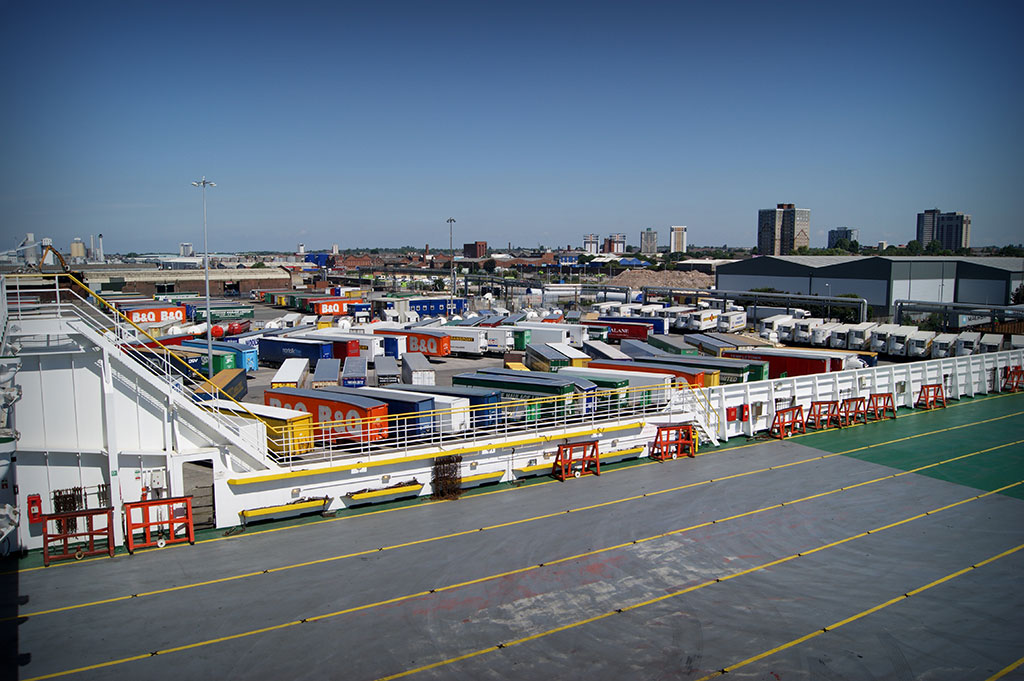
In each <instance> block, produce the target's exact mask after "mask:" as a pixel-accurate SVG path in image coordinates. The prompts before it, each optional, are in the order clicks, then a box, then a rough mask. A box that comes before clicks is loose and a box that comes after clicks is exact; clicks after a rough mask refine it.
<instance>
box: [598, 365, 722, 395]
mask: <svg viewBox="0 0 1024 681" xmlns="http://www.w3.org/2000/svg"><path fill="white" fill-rule="evenodd" d="M587 367H588V368H590V369H612V370H613V371H644V372H647V373H651V374H668V375H669V376H674V377H675V380H676V383H684V382H685V383H687V384H688V385H692V386H696V387H700V388H702V387H704V372H703V371H693V370H690V369H689V368H686V369H684V368H682V367H680V366H673V365H670V364H655V363H653V362H634V361H633V360H625V359H593V360H591V361H590V363H589V364H587Z"/></svg>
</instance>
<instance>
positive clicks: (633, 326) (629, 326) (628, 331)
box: [579, 321, 654, 341]
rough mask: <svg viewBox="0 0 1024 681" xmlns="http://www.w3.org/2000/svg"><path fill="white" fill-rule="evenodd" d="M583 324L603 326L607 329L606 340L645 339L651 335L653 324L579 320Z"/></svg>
mask: <svg viewBox="0 0 1024 681" xmlns="http://www.w3.org/2000/svg"><path fill="white" fill-rule="evenodd" d="M579 323H580V324H582V325H584V326H604V327H607V329H608V340H622V339H624V338H628V339H632V340H638V341H646V340H647V337H648V336H649V335H651V331H652V330H653V328H654V327H653V326H652V325H650V324H644V323H641V322H588V321H580V322H579Z"/></svg>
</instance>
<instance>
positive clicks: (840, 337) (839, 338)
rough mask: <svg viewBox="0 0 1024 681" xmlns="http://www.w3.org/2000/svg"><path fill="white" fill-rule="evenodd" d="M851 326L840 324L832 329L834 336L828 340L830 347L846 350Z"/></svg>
mask: <svg viewBox="0 0 1024 681" xmlns="http://www.w3.org/2000/svg"><path fill="white" fill-rule="evenodd" d="M850 326H851V325H850V324H840V325H838V326H837V327H835V328H834V329H832V335H831V336H829V339H828V345H829V347H831V348H837V349H846V345H847V339H848V338H849V336H850Z"/></svg>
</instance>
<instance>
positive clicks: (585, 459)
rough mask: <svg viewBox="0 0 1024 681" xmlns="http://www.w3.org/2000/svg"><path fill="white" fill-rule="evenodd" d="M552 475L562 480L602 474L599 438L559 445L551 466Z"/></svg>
mask: <svg viewBox="0 0 1024 681" xmlns="http://www.w3.org/2000/svg"><path fill="white" fill-rule="evenodd" d="M577 455H578V456H577ZM551 475H553V476H555V477H556V478H558V479H559V480H561V481H562V482H565V480H566V478H569V477H574V478H578V477H580V476H581V475H601V458H600V456H599V455H598V449H597V440H591V441H590V442H575V443H573V444H569V445H558V456H557V457H556V458H555V463H554V464H553V465H552V466H551Z"/></svg>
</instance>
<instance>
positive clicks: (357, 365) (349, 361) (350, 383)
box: [341, 357, 366, 388]
mask: <svg viewBox="0 0 1024 681" xmlns="http://www.w3.org/2000/svg"><path fill="white" fill-rule="evenodd" d="M341 385H342V386H343V387H345V388H361V387H363V386H364V385H366V360H365V359H363V358H362V357H347V358H345V368H344V369H342V370H341Z"/></svg>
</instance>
